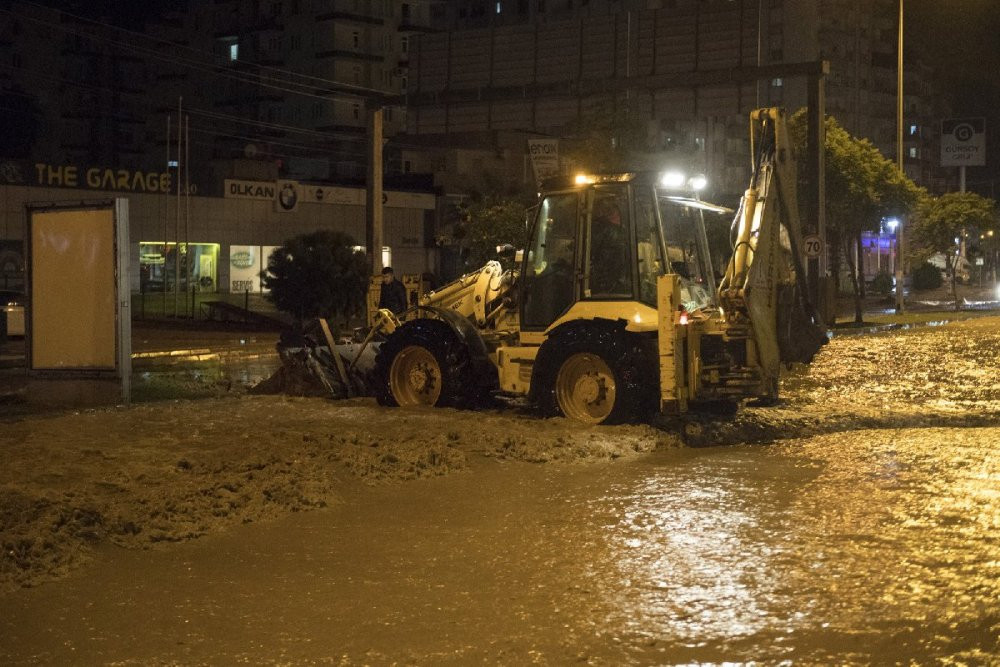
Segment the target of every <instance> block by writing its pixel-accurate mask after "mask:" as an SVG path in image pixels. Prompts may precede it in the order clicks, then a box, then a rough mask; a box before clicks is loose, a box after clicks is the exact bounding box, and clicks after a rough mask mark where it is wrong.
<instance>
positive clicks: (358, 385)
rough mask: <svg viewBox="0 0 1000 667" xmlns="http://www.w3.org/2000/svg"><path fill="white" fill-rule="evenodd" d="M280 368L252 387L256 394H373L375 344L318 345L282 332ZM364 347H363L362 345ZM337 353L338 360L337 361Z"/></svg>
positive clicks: (279, 349) (351, 395)
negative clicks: (331, 346) (331, 347)
mask: <svg viewBox="0 0 1000 667" xmlns="http://www.w3.org/2000/svg"><path fill="white" fill-rule="evenodd" d="M277 347H278V356H279V358H280V359H281V368H279V369H278V370H277V372H275V373H274V375H272V376H271V377H270V378H268V379H267V380H264V381H263V382H261V383H260V384H258V385H257V386H256V387H254V388H253V389H252V390H251V393H256V394H288V395H292V396H327V397H329V398H351V397H354V396H371V395H372V394H373V387H374V383H373V378H372V373H373V372H374V369H375V353H376V351H377V349H378V344H369V345H367V346H362V344H361V343H345V344H342V345H334V347H333V349H332V351H331V349H330V346H328V345H320V344H318V343H316V342H315V341H314V340H312V338H310V337H309V336H304V335H301V334H293V333H286V334H282V336H281V340H280V341H279V342H278V346H277ZM362 348H364V349H362ZM334 355H337V357H339V359H340V363H339V364H338V363H337V358H336V357H334Z"/></svg>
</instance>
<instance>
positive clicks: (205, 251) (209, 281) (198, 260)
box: [139, 241, 219, 293]
mask: <svg viewBox="0 0 1000 667" xmlns="http://www.w3.org/2000/svg"><path fill="white" fill-rule="evenodd" d="M178 256H179V257H180V266H179V267H178V266H177V258H178ZM218 264H219V244H218V243H188V244H187V245H186V246H185V244H183V243H181V244H180V245H178V244H176V243H162V242H149V241H143V242H140V243H139V286H140V290H141V291H143V292H156V291H163V290H166V291H168V292H169V291H173V289H174V285H175V284H176V282H177V280H178V279H179V280H180V290H181V291H183V292H185V293H187V292H190V291H191V290H195V291H198V292H217V291H218V289H219V286H218Z"/></svg>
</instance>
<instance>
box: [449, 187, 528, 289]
mask: <svg viewBox="0 0 1000 667" xmlns="http://www.w3.org/2000/svg"><path fill="white" fill-rule="evenodd" d="M527 210H528V209H527V207H526V206H525V205H524V204H523V203H521V202H520V201H517V200H514V199H504V198H500V197H484V198H482V199H479V200H473V201H470V202H467V203H465V204H463V205H462V207H461V218H460V220H459V221H458V222H457V224H456V225H455V226H454V230H453V234H454V239H455V241H456V242H457V244H458V245H459V246H460V248H461V252H462V264H463V266H464V267H465V270H467V271H473V270H475V269H478V268H479V267H481V266H483V265H484V264H485V263H486V262H488V261H489V260H491V259H496V258H497V246H499V245H502V244H505V243H509V244H511V245H513V246H515V247H517V248H520V247H521V246H522V245H523V244H524V242H525V239H526V238H527V229H526V226H525V219H526V215H527Z"/></svg>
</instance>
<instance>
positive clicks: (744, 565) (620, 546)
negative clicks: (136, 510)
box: [0, 428, 1000, 664]
mask: <svg viewBox="0 0 1000 667" xmlns="http://www.w3.org/2000/svg"><path fill="white" fill-rule="evenodd" d="M998 451H1000V429H998V428H969V429H934V428H928V429H905V430H869V431H856V432H851V433H848V434H829V435H822V436H816V437H812V438H807V439H801V440H788V441H782V442H779V443H776V444H772V445H756V446H746V445H744V446H734V447H718V448H710V449H697V450H696V449H679V450H677V449H675V450H667V451H661V452H657V453H656V454H654V455H652V456H650V457H648V458H644V459H640V460H637V461H631V462H621V463H619V464H616V465H613V466H608V465H584V466H579V465H578V466H560V465H547V466H528V465H524V464H499V463H488V464H486V465H485V466H484V467H483V468H481V469H479V470H476V471H475V472H474V473H473V474H459V475H454V476H452V477H448V478H442V479H435V480H427V481H419V482H413V483H410V484H407V485H404V486H402V487H377V488H372V489H362V490H360V491H358V493H357V495H355V494H352V497H354V498H356V500H352V502H350V503H349V504H346V505H344V506H340V507H336V508H331V509H328V510H323V511H319V512H312V513H308V514H304V515H300V516H296V517H294V518H292V519H290V520H286V521H282V522H279V523H274V524H269V525H261V526H256V527H253V528H250V527H245V528H243V529H240V530H238V531H235V532H233V533H230V534H227V535H220V536H212V537H207V538H205V539H203V540H199V541H197V542H194V543H189V544H182V545H176V546H173V547H171V548H170V549H169V550H164V551H154V552H150V553H135V552H121V551H108V552H105V553H104V554H103V556H102V559H103V560H104V562H103V563H102V565H101V567H100V568H99V571H100V576H97V577H95V576H94V573H90V574H88V575H80V576H74V577H73V578H71V579H70V580H67V581H65V582H61V583H59V584H56V585H52V586H45V587H41V588H39V589H36V590H31V591H24V592H23V594H22V595H19V596H17V597H11V598H10V599H9V600H8V602H9V605H8V610H9V611H10V612H11V616H9V617H8V620H4V621H0V635H2V636H5V637H6V638H7V640H6V641H5V642H4V644H5V645H6V646H7V647H8V649H7V650H9V651H10V653H9V654H7V655H4V651H3V650H0V657H3V658H5V659H6V660H7V661H11V660H14V661H16V660H19V659H24V658H26V657H29V656H32V657H33V659H34V660H36V661H39V662H63V661H66V660H72V661H79V662H103V661H111V660H115V661H124V662H128V661H133V662H137V663H146V662H150V661H153V662H171V661H178V662H213V663H217V662H235V661H250V662H261V663H266V662H291V663H301V662H307V661H314V660H334V661H337V662H344V663H345V664H386V663H391V662H397V661H398V662H402V663H418V664H439V663H452V664H457V663H469V662H481V661H486V662H500V663H506V664H527V663H538V664H565V663H567V662H580V663H591V664H625V663H631V664H677V663H692V662H698V663H719V662H724V661H737V662H740V661H758V662H762V663H764V664H768V663H773V662H781V661H784V660H790V661H792V662H794V663H796V664H831V663H836V664H870V663H893V662H904V663H905V662H917V663H924V662H930V661H938V660H944V661H957V662H964V663H966V664H989V663H995V662H996V661H997V660H1000V639H998V637H1000V603H998V600H1000V497H998V495H1000V491H998V489H1000V456H998ZM152 601H155V603H153V602H152ZM10 619H17V620H16V621H12V620H10ZM109 637H121V641H115V642H109V641H108V638H109Z"/></svg>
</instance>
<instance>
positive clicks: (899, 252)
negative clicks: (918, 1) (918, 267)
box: [896, 0, 906, 313]
mask: <svg viewBox="0 0 1000 667" xmlns="http://www.w3.org/2000/svg"><path fill="white" fill-rule="evenodd" d="M896 51H897V53H896V89H897V95H896V97H897V99H896V161H897V163H898V164H899V171H900V173H901V174H904V173H906V172H905V169H904V164H903V0H899V45H898V47H897V49H896ZM903 308H904V306H903V225H902V222H900V224H899V226H898V227H897V228H896V312H897V313H902V312H903Z"/></svg>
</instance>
